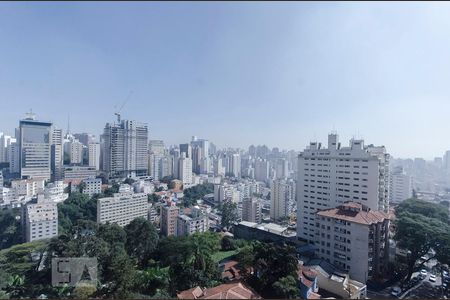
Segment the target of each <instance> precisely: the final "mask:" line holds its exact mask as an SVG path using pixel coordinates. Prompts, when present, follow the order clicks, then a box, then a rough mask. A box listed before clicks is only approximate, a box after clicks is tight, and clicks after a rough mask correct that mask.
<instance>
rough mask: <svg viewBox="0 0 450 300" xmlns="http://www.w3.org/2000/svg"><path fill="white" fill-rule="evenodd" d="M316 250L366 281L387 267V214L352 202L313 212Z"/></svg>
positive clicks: (325, 258) (352, 275) (326, 259)
mask: <svg viewBox="0 0 450 300" xmlns="http://www.w3.org/2000/svg"><path fill="white" fill-rule="evenodd" d="M315 225H316V226H315V227H316V231H315V239H314V243H315V246H316V254H317V256H318V257H320V258H322V259H324V260H325V261H327V262H329V263H331V264H333V265H334V266H336V267H337V268H339V269H341V270H344V271H347V272H348V273H349V275H350V277H351V278H354V279H355V280H357V281H360V282H363V283H366V282H367V280H368V279H372V278H377V276H379V275H381V274H383V273H385V272H386V271H387V264H388V256H389V251H388V250H389V244H388V243H389V238H388V232H389V215H388V213H385V212H382V211H376V210H370V209H369V208H368V207H367V206H364V205H361V204H359V203H355V202H348V203H344V204H342V205H340V206H338V207H336V208H331V209H327V210H322V211H319V212H317V214H316V218H315Z"/></svg>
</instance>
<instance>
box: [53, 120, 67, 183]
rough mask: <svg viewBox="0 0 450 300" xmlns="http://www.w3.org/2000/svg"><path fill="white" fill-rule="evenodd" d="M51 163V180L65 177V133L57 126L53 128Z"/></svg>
mask: <svg viewBox="0 0 450 300" xmlns="http://www.w3.org/2000/svg"><path fill="white" fill-rule="evenodd" d="M50 152H51V155H50V157H51V158H50V159H51V162H50V165H51V171H52V174H51V180H52V181H56V180H61V179H62V178H63V167H62V166H63V163H64V162H63V160H64V149H63V133H62V129H58V128H56V127H54V126H53V127H52V128H51V146H50Z"/></svg>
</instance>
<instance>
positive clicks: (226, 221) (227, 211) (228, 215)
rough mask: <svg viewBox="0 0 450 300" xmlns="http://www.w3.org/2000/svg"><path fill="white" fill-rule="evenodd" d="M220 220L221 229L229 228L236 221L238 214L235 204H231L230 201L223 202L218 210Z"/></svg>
mask: <svg viewBox="0 0 450 300" xmlns="http://www.w3.org/2000/svg"><path fill="white" fill-rule="evenodd" d="M219 210H220V212H221V214H222V219H221V222H220V225H221V226H222V228H229V227H230V226H231V225H233V224H234V222H236V221H237V220H238V212H237V205H236V203H233V202H231V201H230V200H225V201H223V203H222V205H221V206H220V208H219Z"/></svg>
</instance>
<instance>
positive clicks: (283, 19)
mask: <svg viewBox="0 0 450 300" xmlns="http://www.w3.org/2000/svg"><path fill="white" fill-rule="evenodd" d="M0 13H1V14H2V18H0V37H1V38H0V48H1V49H2V51H1V52H2V54H1V56H0V66H1V67H0V82H1V85H0V99H2V100H1V102H2V106H3V107H4V108H6V109H7V111H8V113H7V114H2V118H1V119H0V128H2V130H3V131H5V133H9V134H12V133H13V130H14V128H15V127H17V125H18V121H17V120H18V119H21V118H22V117H23V116H24V113H25V112H26V111H28V110H29V109H31V108H32V109H33V111H34V112H36V113H37V115H38V117H39V119H41V120H50V121H52V122H53V123H54V124H56V125H58V126H59V127H61V128H63V129H66V127H67V118H68V115H69V114H70V119H71V129H72V130H73V131H76V132H82V131H86V132H92V133H95V134H97V135H98V134H100V133H101V131H102V129H103V126H104V124H105V122H108V121H113V120H114V119H115V116H114V111H115V106H116V107H119V106H121V105H122V103H123V102H124V101H125V99H126V98H127V96H128V94H129V93H130V91H133V92H132V95H131V96H130V97H129V101H128V102H127V103H126V105H125V106H124V108H123V110H122V114H123V116H124V117H126V118H127V119H133V120H139V121H142V122H147V123H148V124H149V135H150V137H151V138H152V139H164V141H165V142H166V143H167V144H178V143H182V142H184V141H186V140H188V139H189V138H190V136H191V135H197V136H199V137H204V138H208V139H210V140H211V141H214V143H215V144H217V145H218V146H219V147H243V148H247V147H248V146H249V145H251V144H255V145H257V144H267V145H268V146H269V147H280V148H281V149H295V150H298V151H299V150H302V149H303V148H304V147H305V146H306V145H308V144H309V141H311V140H315V139H317V140H318V141H319V142H326V141H325V140H324V139H323V137H325V136H326V134H327V133H329V132H330V131H332V130H333V129H335V130H337V131H338V132H339V133H340V135H341V137H342V140H347V139H348V138H351V137H352V136H362V137H364V138H365V139H366V140H368V141H370V142H371V143H374V144H377V145H385V146H386V148H387V150H388V152H389V153H390V154H391V155H393V156H394V157H405V158H406V157H424V158H426V159H432V158H433V157H435V156H442V155H443V153H444V152H445V150H447V149H449V148H450V142H449V140H448V139H447V135H448V128H449V126H448V122H447V120H448V112H449V110H450V102H449V101H448V98H449V95H450V86H449V85H448V80H447V78H448V77H449V75H450V59H449V57H448V53H449V51H450V41H449V39H448V32H449V29H450V6H449V5H448V3H445V4H425V3H408V4H406V5H401V4H399V3H344V2H342V3H308V2H303V3H292V2H289V3H287V2H286V3H245V2H242V3H176V4H175V3H164V4H163V3H160V2H152V3H96V2H91V3H81V2H71V3H46V2H41V3H2V4H1V5H0ZM131 15H132V16H133V17H132V18H129V17H127V16H131ZM12 103H15V104H17V105H10V104H12ZM8 131H9V132H8Z"/></svg>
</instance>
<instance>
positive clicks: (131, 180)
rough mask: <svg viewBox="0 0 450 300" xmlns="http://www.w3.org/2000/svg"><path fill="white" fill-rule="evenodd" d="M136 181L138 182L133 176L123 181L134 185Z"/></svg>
mask: <svg viewBox="0 0 450 300" xmlns="http://www.w3.org/2000/svg"><path fill="white" fill-rule="evenodd" d="M135 182H136V180H134V179H133V178H127V179H125V180H124V181H123V183H125V184H129V185H132V184H133V183H135Z"/></svg>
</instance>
